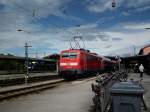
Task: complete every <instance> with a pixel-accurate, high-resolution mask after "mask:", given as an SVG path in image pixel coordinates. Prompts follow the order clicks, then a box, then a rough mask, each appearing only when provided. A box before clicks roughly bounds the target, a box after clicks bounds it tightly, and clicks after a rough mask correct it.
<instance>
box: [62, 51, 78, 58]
mask: <svg viewBox="0 0 150 112" xmlns="http://www.w3.org/2000/svg"><path fill="white" fill-rule="evenodd" d="M62 58H77V52H65V53H62Z"/></svg>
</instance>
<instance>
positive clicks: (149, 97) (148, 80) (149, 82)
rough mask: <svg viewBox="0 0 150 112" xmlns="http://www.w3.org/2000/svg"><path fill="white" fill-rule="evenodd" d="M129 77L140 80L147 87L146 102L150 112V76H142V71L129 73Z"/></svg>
mask: <svg viewBox="0 0 150 112" xmlns="http://www.w3.org/2000/svg"><path fill="white" fill-rule="evenodd" d="M128 76H129V77H128V79H129V80H130V79H133V80H134V81H140V80H141V84H142V86H143V87H144V89H145V94H144V101H145V103H146V106H147V107H148V110H147V111H146V112H150V76H149V75H147V74H145V73H144V74H143V77H142V78H140V73H129V74H128Z"/></svg>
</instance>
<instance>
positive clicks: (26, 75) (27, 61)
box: [17, 29, 32, 84]
mask: <svg viewBox="0 0 150 112" xmlns="http://www.w3.org/2000/svg"><path fill="white" fill-rule="evenodd" d="M17 31H19V32H21V31H22V32H25V33H30V32H28V31H25V30H21V29H19V30H17ZM24 47H25V68H26V74H25V84H28V78H29V57H28V54H29V53H28V48H29V47H32V46H29V45H28V43H27V42H26V43H25V46H24Z"/></svg>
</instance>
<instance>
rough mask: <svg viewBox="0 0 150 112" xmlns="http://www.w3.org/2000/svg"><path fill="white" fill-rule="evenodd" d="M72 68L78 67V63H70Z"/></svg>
mask: <svg viewBox="0 0 150 112" xmlns="http://www.w3.org/2000/svg"><path fill="white" fill-rule="evenodd" d="M70 65H71V66H77V65H78V63H77V62H73V63H70Z"/></svg>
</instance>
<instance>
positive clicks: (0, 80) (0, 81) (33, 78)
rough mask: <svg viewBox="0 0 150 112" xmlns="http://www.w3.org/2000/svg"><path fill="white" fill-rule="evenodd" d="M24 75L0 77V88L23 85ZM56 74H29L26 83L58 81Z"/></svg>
mask: <svg viewBox="0 0 150 112" xmlns="http://www.w3.org/2000/svg"><path fill="white" fill-rule="evenodd" d="M25 76H26V74H11V75H0V87H4V86H12V85H18V84H23V83H25ZM58 78H59V77H58V74H57V72H45V73H29V78H28V83H33V82H39V81H46V80H51V79H58Z"/></svg>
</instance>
